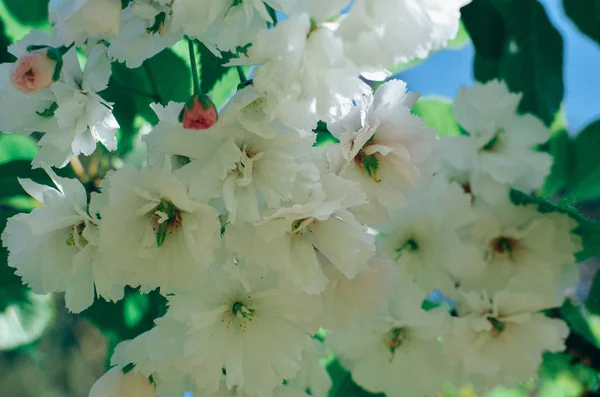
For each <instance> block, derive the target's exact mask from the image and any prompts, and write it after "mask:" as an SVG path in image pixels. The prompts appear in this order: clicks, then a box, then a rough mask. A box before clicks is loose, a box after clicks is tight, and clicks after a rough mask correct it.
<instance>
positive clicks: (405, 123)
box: [327, 80, 435, 223]
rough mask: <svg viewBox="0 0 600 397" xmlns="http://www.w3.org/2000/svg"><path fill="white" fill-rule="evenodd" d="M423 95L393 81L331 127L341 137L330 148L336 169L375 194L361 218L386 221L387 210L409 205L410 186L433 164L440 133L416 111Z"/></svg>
mask: <svg viewBox="0 0 600 397" xmlns="http://www.w3.org/2000/svg"><path fill="white" fill-rule="evenodd" d="M418 97H419V96H418V94H413V93H410V94H408V93H407V92H406V83H404V82H402V81H399V80H391V81H389V82H387V83H384V84H382V85H381V86H380V87H379V88H378V89H377V91H376V92H375V94H374V95H365V96H364V97H363V100H362V101H361V102H360V103H359V104H358V106H356V107H353V108H352V109H351V111H350V112H349V114H348V115H347V116H346V117H344V118H343V119H342V120H341V121H340V122H339V123H336V124H332V125H331V126H330V130H331V132H332V134H333V135H334V136H335V137H336V138H338V139H339V140H340V143H339V144H335V145H329V146H328V147H327V150H328V151H327V156H328V159H329V163H330V167H331V171H332V172H334V173H336V174H338V175H340V176H342V177H344V178H346V179H351V180H354V181H357V182H360V184H361V187H362V189H363V190H364V191H365V192H366V193H367V196H368V198H369V205H368V206H365V207H363V208H361V210H362V211H364V212H365V214H366V216H361V219H362V218H365V220H368V221H369V222H371V223H373V222H377V221H378V220H379V221H381V220H385V213H386V212H387V211H390V210H392V209H394V208H399V207H401V206H402V205H403V204H405V203H406V196H407V194H408V192H409V190H410V189H411V188H412V187H413V185H414V184H415V182H416V181H417V180H418V179H419V177H420V176H421V174H422V173H423V169H424V168H425V167H426V166H428V163H429V161H430V157H431V152H432V147H433V144H434V141H435V131H434V130H431V129H428V128H426V127H425V124H424V122H423V120H421V119H420V118H418V117H417V116H415V115H413V114H411V111H410V109H411V107H412V106H413V105H414V104H415V102H416V100H417V98H418ZM382 214H383V215H382ZM382 218H383V219H382Z"/></svg>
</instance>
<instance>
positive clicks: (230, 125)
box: [144, 105, 319, 223]
mask: <svg viewBox="0 0 600 397" xmlns="http://www.w3.org/2000/svg"><path fill="white" fill-rule="evenodd" d="M181 106H182V107H183V105H181ZM172 109H174V108H172ZM243 111H244V109H241V110H240V109H239V108H237V107H232V108H231V112H232V113H235V114H238V115H239V114H242V113H243ZM169 114H170V115H169V116H167V118H166V119H165V120H162V121H161V122H160V123H159V124H158V126H157V127H156V128H155V130H154V131H153V132H152V133H151V134H150V135H148V136H146V137H145V139H144V140H145V142H146V143H148V145H149V147H150V149H149V150H159V151H161V152H164V153H167V154H169V155H179V156H185V157H188V158H189V159H190V160H191V161H190V163H189V164H186V165H185V166H184V167H182V168H181V169H179V170H177V174H178V175H179V176H180V177H181V178H182V179H183V180H185V181H188V182H189V183H190V184H191V191H190V193H191V194H192V195H193V196H194V197H196V198H198V199H201V200H210V199H219V200H220V202H221V203H222V206H223V207H224V208H225V209H226V210H227V212H228V221H229V222H230V223H236V222H243V221H258V220H260V219H261V218H262V214H263V213H264V212H265V211H266V210H267V209H274V208H278V207H279V206H280V205H281V203H282V202H284V201H289V200H292V199H294V198H295V196H298V197H304V196H306V195H307V194H308V191H309V189H310V187H311V186H312V184H313V183H314V182H315V181H316V180H317V179H318V174H319V172H318V170H317V168H316V166H315V165H314V164H312V163H311V162H310V161H309V157H310V156H312V145H313V142H314V139H315V137H314V135H306V136H300V135H298V134H297V133H295V132H293V131H284V130H277V134H276V135H275V136H273V137H270V138H265V137H264V136H270V135H271V134H272V133H273V128H274V127H273V126H268V125H265V127H264V133H263V134H262V135H263V136H261V135H258V134H257V133H256V132H257V131H258V130H259V125H258V124H257V123H256V122H254V121H252V120H249V121H248V122H236V120H237V118H238V117H239V116H238V115H236V116H228V115H227V113H222V114H224V115H223V117H222V118H221V120H222V121H220V122H217V124H215V126H213V127H212V128H210V129H207V130H203V131H196V130H184V129H183V128H182V127H181V125H180V123H179V122H178V120H177V119H176V116H175V113H174V112H173V113H169ZM242 116H243V114H242ZM232 120H233V121H234V122H231V121H232ZM247 126H248V127H247ZM258 132H259V131H258Z"/></svg>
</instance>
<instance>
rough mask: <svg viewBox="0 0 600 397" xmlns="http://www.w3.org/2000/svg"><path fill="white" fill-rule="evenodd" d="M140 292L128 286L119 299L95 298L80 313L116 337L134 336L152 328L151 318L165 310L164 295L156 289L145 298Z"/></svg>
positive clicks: (152, 321)
mask: <svg viewBox="0 0 600 397" xmlns="http://www.w3.org/2000/svg"><path fill="white" fill-rule="evenodd" d="M140 295H141V294H140V292H139V291H138V290H135V289H131V288H127V289H126V291H125V298H124V299H122V300H120V301H118V302H107V301H105V300H104V299H102V298H97V299H96V300H95V301H94V303H93V304H92V306H90V307H89V308H87V309H86V310H84V311H83V312H82V315H83V316H84V317H86V318H87V319H89V320H90V321H92V322H93V323H94V324H96V326H98V327H99V328H100V329H101V330H102V331H103V332H104V333H108V334H110V335H112V336H113V338H114V339H115V341H121V340H125V339H132V338H135V337H136V336H138V335H139V334H141V333H142V332H145V331H148V330H149V329H151V328H152V327H153V326H154V320H155V319H157V318H158V317H161V316H163V315H164V314H165V313H166V310H167V301H166V298H164V297H163V296H161V295H160V294H159V293H158V291H152V292H150V293H148V294H146V295H145V298H140V297H139V296H140ZM131 299H133V300H131ZM134 311H136V313H135V314H134V313H133V312H134Z"/></svg>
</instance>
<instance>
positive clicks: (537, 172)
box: [437, 80, 552, 203]
mask: <svg viewBox="0 0 600 397" xmlns="http://www.w3.org/2000/svg"><path fill="white" fill-rule="evenodd" d="M521 98H522V95H521V94H514V93H511V92H510V91H509V90H508V87H507V86H506V84H505V83H504V82H500V81H496V80H495V81H491V82H489V83H487V84H480V83H476V84H475V85H474V86H473V87H471V88H466V87H463V88H462V89H461V90H460V91H459V93H458V95H457V96H456V100H455V102H454V117H455V118H456V121H457V122H458V123H459V124H460V125H461V126H462V128H463V129H464V130H465V131H466V132H467V134H468V136H460V137H444V138H442V139H441V140H440V141H439V147H438V149H437V150H438V152H439V156H440V158H441V160H442V161H441V167H440V169H439V172H440V173H442V174H445V172H446V168H448V167H447V165H449V166H450V167H449V168H450V169H451V170H452V169H455V170H458V171H463V172H467V173H468V175H469V184H470V190H471V191H472V192H473V194H474V195H475V196H477V197H482V198H483V199H484V200H486V201H489V202H491V203H499V202H501V201H502V200H503V199H504V198H505V197H507V195H508V191H509V190H510V188H514V189H518V190H522V191H524V192H531V191H533V190H535V189H538V188H540V187H541V186H542V185H543V183H544V180H545V178H546V176H547V175H548V174H549V173H550V167H551V165H552V156H550V155H549V154H548V153H542V152H540V151H538V150H537V149H536V147H537V146H538V145H541V144H542V143H544V142H546V141H547V140H548V139H549V138H550V130H549V129H548V128H547V127H546V126H545V125H544V124H543V123H542V121H541V120H539V119H537V118H536V117H534V116H533V115H531V114H524V115H520V114H518V113H517V107H518V105H519V102H520V101H521ZM452 172H453V173H454V172H455V171H452ZM448 176H449V177H451V176H452V175H448Z"/></svg>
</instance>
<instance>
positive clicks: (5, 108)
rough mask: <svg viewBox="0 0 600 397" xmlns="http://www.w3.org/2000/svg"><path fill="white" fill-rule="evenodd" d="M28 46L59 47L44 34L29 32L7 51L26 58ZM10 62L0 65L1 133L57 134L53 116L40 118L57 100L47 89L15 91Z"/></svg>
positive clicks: (57, 43) (54, 40)
mask: <svg viewBox="0 0 600 397" xmlns="http://www.w3.org/2000/svg"><path fill="white" fill-rule="evenodd" d="M31 45H48V46H58V45H59V42H58V41H57V40H56V38H50V37H48V35H46V34H45V33H44V32H42V31H39V30H32V31H31V32H29V33H28V34H27V35H26V36H25V37H23V38H22V39H21V40H20V41H19V42H17V43H16V44H13V45H11V46H9V47H8V52H10V53H11V54H12V55H14V56H15V57H16V58H17V59H18V58H21V57H23V56H25V55H26V54H27V53H28V51H27V47H29V46H31ZM13 67H14V64H13V63H3V64H1V65H0V130H1V131H2V132H4V133H20V134H30V133H32V132H34V131H40V132H47V131H51V132H59V126H58V123H57V122H56V119H55V118H54V117H43V116H42V115H41V113H43V112H44V111H45V110H46V109H48V108H50V107H51V106H52V104H53V103H54V102H55V101H56V98H55V97H54V94H53V93H52V91H51V90H50V89H49V88H46V89H43V90H40V91H37V92H35V93H31V94H25V93H23V92H21V91H18V90H17V89H16V88H15V87H14V86H13V84H12V83H11V79H10V75H11V70H12V68H13Z"/></svg>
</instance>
